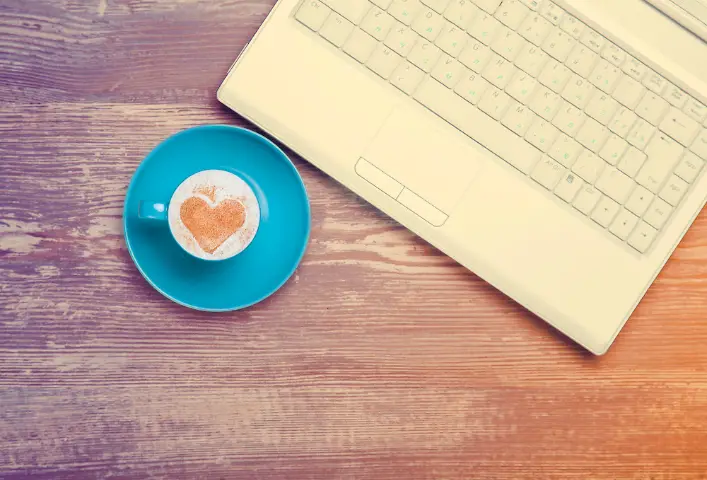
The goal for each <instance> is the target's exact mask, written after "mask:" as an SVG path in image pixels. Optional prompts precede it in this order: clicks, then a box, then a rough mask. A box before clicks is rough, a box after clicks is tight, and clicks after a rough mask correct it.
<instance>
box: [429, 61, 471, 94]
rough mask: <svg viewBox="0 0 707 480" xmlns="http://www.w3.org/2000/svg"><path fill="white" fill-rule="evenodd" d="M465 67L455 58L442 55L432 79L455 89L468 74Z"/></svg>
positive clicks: (433, 71)
mask: <svg viewBox="0 0 707 480" xmlns="http://www.w3.org/2000/svg"><path fill="white" fill-rule="evenodd" d="M465 70H466V69H465V68H464V66H463V65H462V64H461V63H459V62H458V61H457V60H456V59H455V58H452V57H450V56H449V55H447V54H444V53H443V54H442V58H440V59H439V61H438V62H437V65H435V67H434V68H433V69H432V73H431V75H432V77H433V78H434V79H436V80H437V81H438V82H440V83H442V84H443V85H444V86H445V87H447V88H454V85H456V84H457V82H459V81H460V80H461V77H462V76H463V75H464V74H465V73H466V71H465Z"/></svg>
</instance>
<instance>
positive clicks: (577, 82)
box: [562, 73, 595, 109]
mask: <svg viewBox="0 0 707 480" xmlns="http://www.w3.org/2000/svg"><path fill="white" fill-rule="evenodd" d="M594 91H595V88H594V86H593V85H592V84H591V83H589V81H587V80H586V79H584V78H582V77H580V76H579V75H577V74H576V73H573V74H572V78H571V79H570V81H569V82H567V85H566V86H565V88H564V89H563V90H562V98H564V99H565V100H567V101H568V102H570V103H571V104H572V105H574V106H575V107H577V108H580V109H584V107H586V106H587V104H588V103H589V99H590V98H591V97H592V95H593V94H594Z"/></svg>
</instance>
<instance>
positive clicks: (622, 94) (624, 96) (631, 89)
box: [612, 75, 648, 110]
mask: <svg viewBox="0 0 707 480" xmlns="http://www.w3.org/2000/svg"><path fill="white" fill-rule="evenodd" d="M647 91H648V89H646V87H644V86H643V85H641V84H640V83H638V81H637V80H635V79H633V78H631V77H630V76H629V75H622V76H621V79H620V80H619V81H618V82H617V83H616V88H615V89H614V92H613V93H612V95H613V97H614V98H615V99H616V100H618V101H619V102H621V103H622V104H623V105H626V106H627V107H628V108H629V109H631V110H633V109H635V108H636V106H638V102H640V101H641V99H642V98H643V96H644V95H645V94H646V92H647Z"/></svg>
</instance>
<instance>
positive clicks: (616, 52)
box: [601, 42, 626, 67]
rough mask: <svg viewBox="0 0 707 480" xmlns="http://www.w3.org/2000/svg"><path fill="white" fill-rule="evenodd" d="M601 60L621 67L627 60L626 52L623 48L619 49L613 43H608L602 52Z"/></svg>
mask: <svg viewBox="0 0 707 480" xmlns="http://www.w3.org/2000/svg"><path fill="white" fill-rule="evenodd" d="M601 58H603V59H604V60H606V61H607V62H609V63H611V64H612V65H614V66H615V67H621V65H623V63H624V60H626V52H624V51H623V50H622V49H621V47H618V46H616V45H614V44H613V43H611V42H607V43H606V45H605V46H604V48H603V49H602V51H601Z"/></svg>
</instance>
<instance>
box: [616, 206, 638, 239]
mask: <svg viewBox="0 0 707 480" xmlns="http://www.w3.org/2000/svg"><path fill="white" fill-rule="evenodd" d="M637 223H638V217H637V216H636V215H634V214H633V213H631V212H629V211H628V210H621V211H620V212H619V214H618V215H617V216H616V219H615V220H614V223H612V224H611V228H609V231H610V232H611V233H613V234H614V235H616V236H617V237H619V238H620V239H621V240H623V241H626V239H627V238H628V236H629V235H630V234H631V232H632V231H633V229H634V228H635V227H636V224H637Z"/></svg>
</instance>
